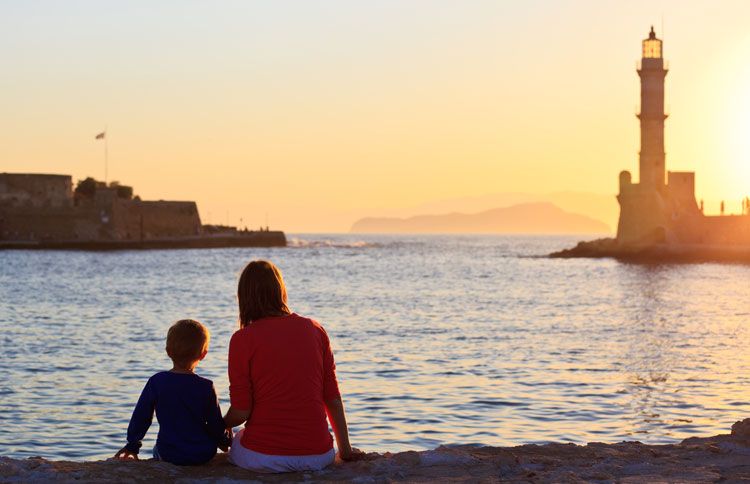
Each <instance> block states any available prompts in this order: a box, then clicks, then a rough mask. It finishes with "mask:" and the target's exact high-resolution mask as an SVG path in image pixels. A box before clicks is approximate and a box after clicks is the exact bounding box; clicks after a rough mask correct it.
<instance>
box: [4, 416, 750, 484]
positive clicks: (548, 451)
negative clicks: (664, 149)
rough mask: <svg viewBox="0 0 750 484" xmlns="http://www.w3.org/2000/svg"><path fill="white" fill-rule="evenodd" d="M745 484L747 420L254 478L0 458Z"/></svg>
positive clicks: (118, 476) (17, 463)
mask: <svg viewBox="0 0 750 484" xmlns="http://www.w3.org/2000/svg"><path fill="white" fill-rule="evenodd" d="M50 481H52V482H71V481H76V482H110V481H118V482H123V481H126V482H143V481H160V482H183V483H188V482H217V481H220V482H222V483H232V482H358V483H369V482H372V483H376V482H390V481H399V482H435V481H447V482H540V483H541V482H621V483H636V482H637V483H640V482H750V419H745V420H743V421H741V422H737V423H736V424H734V425H733V426H732V432H731V434H728V435H717V436H714V437H706V438H699V437H692V438H689V439H686V440H684V441H682V442H680V443H678V444H669V445H646V444H642V443H640V442H620V443H616V444H604V443H590V444H587V445H575V444H545V445H521V446H518V447H474V446H451V447H438V448H437V449H434V450H428V451H422V452H415V451H409V452H399V453H396V454H391V453H384V454H380V453H375V452H373V453H369V454H367V456H366V458H365V459H363V460H361V461H358V462H349V463H342V462H337V463H336V464H335V465H334V466H332V467H330V468H328V469H325V470H323V471H319V472H306V473H301V472H300V473H291V474H274V475H264V474H254V473H251V472H248V471H245V470H243V469H239V468H237V467H235V466H233V465H231V464H230V463H228V462H227V460H226V455H225V454H221V455H218V456H217V457H216V458H214V460H213V461H212V462H211V463H209V464H207V465H205V466H199V467H178V466H174V465H171V464H167V463H164V462H157V461H153V460H145V461H138V462H133V461H130V462H121V461H114V460H106V461H97V462H70V461H50V460H46V459H42V458H40V457H35V458H29V459H12V458H8V457H0V482H2V483H20V482H24V483H26V482H50Z"/></svg>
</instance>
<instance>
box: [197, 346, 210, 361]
mask: <svg viewBox="0 0 750 484" xmlns="http://www.w3.org/2000/svg"><path fill="white" fill-rule="evenodd" d="M207 354H208V348H206V349H205V350H203V353H201V357H200V358H198V360H203V358H205V357H206V355H207Z"/></svg>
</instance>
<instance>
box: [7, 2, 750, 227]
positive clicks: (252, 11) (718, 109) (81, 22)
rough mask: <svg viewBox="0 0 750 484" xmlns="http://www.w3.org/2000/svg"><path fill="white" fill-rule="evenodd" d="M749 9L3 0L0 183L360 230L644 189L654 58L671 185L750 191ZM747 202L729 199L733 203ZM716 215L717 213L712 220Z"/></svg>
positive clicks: (715, 194)
mask: <svg viewBox="0 0 750 484" xmlns="http://www.w3.org/2000/svg"><path fill="white" fill-rule="evenodd" d="M749 18H750V2H747V1H745V0H739V1H721V0H719V1H717V0H714V1H685V0H674V1H666V0H664V1H640V0H636V1H628V2H621V1H612V0H560V1H551V0H550V1H539V0H530V1H524V2H504V1H499V0H497V1H479V0H467V1H462V2H456V1H442V0H431V1H426V0H425V1H422V0H395V1H388V0H385V1H378V2H365V1H350V0H341V1H286V0H274V1H266V2H257V1H255V2H254V1H216V2H209V1H191V0H180V1H176V0H175V1H129V2H114V1H111V2H109V1H101V0H97V1H94V0H87V1H66V2H58V1H46V2H42V1H35V0H29V1H23V2H19V1H7V0H0V59H1V61H0V62H1V63H0V172H3V171H7V172H32V173H60V174H70V175H72V176H73V178H74V180H78V179H82V178H84V177H86V176H94V177H96V178H98V179H103V178H104V143H103V142H102V141H97V140H95V139H94V136H95V135H96V134H97V133H99V132H101V131H103V130H104V129H105V127H106V130H107V138H108V139H107V144H108V155H109V156H108V162H109V163H108V164H109V167H108V174H109V177H108V178H109V180H110V181H112V180H118V181H120V182H121V183H124V184H128V185H132V186H133V187H134V188H135V192H136V193H137V194H139V195H140V196H141V197H142V198H144V199H165V200H196V201H197V202H198V206H199V210H200V214H201V217H202V219H203V220H204V222H210V223H230V224H235V225H236V224H240V220H241V221H242V222H241V223H242V225H248V226H251V227H255V226H259V225H264V224H265V223H266V220H267V221H268V223H269V224H270V225H271V227H272V228H278V229H283V230H286V231H289V232H339V231H348V229H349V227H350V226H351V224H352V223H353V222H354V221H355V220H356V219H357V218H359V217H362V216H369V215H371V216H378V215H383V214H402V215H411V214H412V213H409V211H410V210H414V207H419V206H423V205H424V204H427V203H430V202H434V201H439V200H445V199H452V198H461V197H476V196H488V195H492V194H501V193H506V192H514V193H529V194H546V193H551V192H558V191H570V192H590V193H595V194H605V195H610V194H611V195H612V196H614V195H615V194H616V192H617V176H618V173H619V172H620V171H621V170H623V169H627V170H630V171H632V172H633V173H634V179H637V166H638V149H639V147H638V143H639V138H638V121H637V119H636V118H635V113H636V112H637V110H638V102H639V80H638V76H637V74H636V72H635V68H636V62H637V61H638V60H639V58H640V42H641V40H642V39H643V38H645V37H646V36H647V34H648V30H649V28H650V26H651V25H652V24H653V25H654V27H655V28H656V31H657V34H658V36H659V37H661V38H663V40H664V57H665V59H666V60H667V61H668V63H669V69H670V71H669V74H668V76H667V84H666V103H667V106H668V112H669V114H670V117H669V119H668V120H667V124H666V151H667V169H671V170H675V171H696V172H697V176H696V184H697V188H696V190H697V196H698V198H699V199H705V200H706V211H707V213H711V212H717V211H718V204H719V200H722V199H724V200H727V201H728V202H727V206H728V208H729V210H732V207H733V206H734V205H737V209H739V207H740V199H741V198H742V197H744V196H746V195H750V29H748V28H747V19H749ZM735 201H736V203H735ZM714 205H715V206H714Z"/></svg>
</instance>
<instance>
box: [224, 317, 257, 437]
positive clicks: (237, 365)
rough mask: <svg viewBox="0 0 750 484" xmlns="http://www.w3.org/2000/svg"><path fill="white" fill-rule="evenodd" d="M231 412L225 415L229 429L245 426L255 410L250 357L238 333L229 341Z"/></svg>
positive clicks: (228, 367) (228, 366) (225, 423)
mask: <svg viewBox="0 0 750 484" xmlns="http://www.w3.org/2000/svg"><path fill="white" fill-rule="evenodd" d="M228 360H229V361H228V365H227V371H228V373H229V404H230V405H229V410H227V413H226V415H224V425H226V427H227V428H232V427H237V426H238V425H242V424H244V423H245V422H246V421H247V419H248V418H249V417H250V412H251V411H252V408H253V398H252V393H253V386H252V382H251V381H250V355H249V354H248V349H247V347H246V346H245V345H244V344H243V341H242V336H241V335H240V332H239V331H237V332H236V333H234V335H233V336H232V339H231V340H230V341H229V357H228Z"/></svg>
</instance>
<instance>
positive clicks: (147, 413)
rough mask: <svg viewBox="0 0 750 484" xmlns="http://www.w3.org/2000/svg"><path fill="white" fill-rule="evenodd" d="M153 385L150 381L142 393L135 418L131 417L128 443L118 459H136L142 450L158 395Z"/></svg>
mask: <svg viewBox="0 0 750 484" xmlns="http://www.w3.org/2000/svg"><path fill="white" fill-rule="evenodd" d="M151 385H152V384H151V379H149V380H148V382H147V383H146V386H145V387H144V388H143V391H142V392H141V396H140V398H138V403H137V404H136V405H135V409H134V410H133V416H132V417H130V424H129V425H128V443H127V444H126V445H125V447H123V448H122V449H121V450H120V451H119V452H117V454H115V457H116V458H126V459H127V458H129V457H131V456H132V457H135V458H137V456H138V451H139V450H140V448H141V440H143V437H145V436H146V432H148V429H149V427H150V426H151V422H152V421H153V418H154V404H155V403H156V395H155V393H154V390H153V387H152V386H151Z"/></svg>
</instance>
